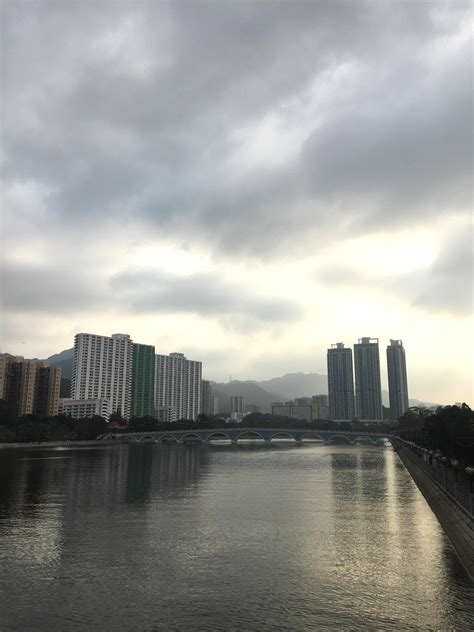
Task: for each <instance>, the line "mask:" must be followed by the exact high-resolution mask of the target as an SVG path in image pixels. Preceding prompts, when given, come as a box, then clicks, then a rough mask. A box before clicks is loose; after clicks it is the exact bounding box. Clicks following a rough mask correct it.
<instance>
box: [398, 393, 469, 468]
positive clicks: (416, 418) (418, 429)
mask: <svg viewBox="0 0 474 632" xmlns="http://www.w3.org/2000/svg"><path fill="white" fill-rule="evenodd" d="M400 436H401V438H402V439H406V440H407V441H413V442H414V443H416V444H417V445H419V446H421V447H423V448H427V449H429V450H433V451H436V450H439V451H440V452H441V454H442V455H443V456H446V457H449V458H451V459H457V460H458V461H460V462H462V463H463V464H464V465H471V466H472V465H474V411H472V410H471V408H470V407H469V406H468V405H467V404H462V405H461V406H440V407H439V408H437V409H436V410H435V411H433V410H430V409H427V408H420V407H415V408H410V409H409V410H408V411H407V412H406V413H405V414H404V415H402V417H400Z"/></svg>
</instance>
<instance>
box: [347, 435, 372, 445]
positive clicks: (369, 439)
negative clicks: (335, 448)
mask: <svg viewBox="0 0 474 632" xmlns="http://www.w3.org/2000/svg"><path fill="white" fill-rule="evenodd" d="M359 442H360V443H362V442H364V443H370V444H371V445H374V443H375V441H374V440H373V439H372V437H367V436H366V435H358V436H357V437H354V438H353V440H352V443H353V444H356V443H359Z"/></svg>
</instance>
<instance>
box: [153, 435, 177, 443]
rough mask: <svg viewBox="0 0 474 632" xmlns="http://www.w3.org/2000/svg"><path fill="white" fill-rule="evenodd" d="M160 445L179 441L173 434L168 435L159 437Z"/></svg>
mask: <svg viewBox="0 0 474 632" xmlns="http://www.w3.org/2000/svg"><path fill="white" fill-rule="evenodd" d="M158 443H178V439H177V438H176V437H175V436H174V435H173V434H166V435H162V436H161V437H159V439H158Z"/></svg>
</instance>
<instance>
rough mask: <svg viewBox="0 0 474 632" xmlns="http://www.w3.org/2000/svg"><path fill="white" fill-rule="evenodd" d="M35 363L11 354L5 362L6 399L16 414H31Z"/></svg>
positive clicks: (34, 385)
mask: <svg viewBox="0 0 474 632" xmlns="http://www.w3.org/2000/svg"><path fill="white" fill-rule="evenodd" d="M36 371H37V363H36V362H33V361H32V360H25V359H24V358H23V357H21V356H11V357H10V358H9V359H8V364H7V385H6V400H7V402H9V403H10V404H11V405H12V409H13V410H14V411H15V413H16V414H17V415H20V416H21V415H32V414H33V412H34V404H35V394H36V393H35V387H36Z"/></svg>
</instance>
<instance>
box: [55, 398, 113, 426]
mask: <svg viewBox="0 0 474 632" xmlns="http://www.w3.org/2000/svg"><path fill="white" fill-rule="evenodd" d="M110 412H111V411H110V401H109V400H108V399H104V398H97V399H72V398H70V397H64V398H61V399H60V400H59V413H60V414H61V415H66V417H72V418H73V419H83V418H85V417H95V416H98V417H103V418H104V419H105V420H106V421H108V420H109V417H110Z"/></svg>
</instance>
